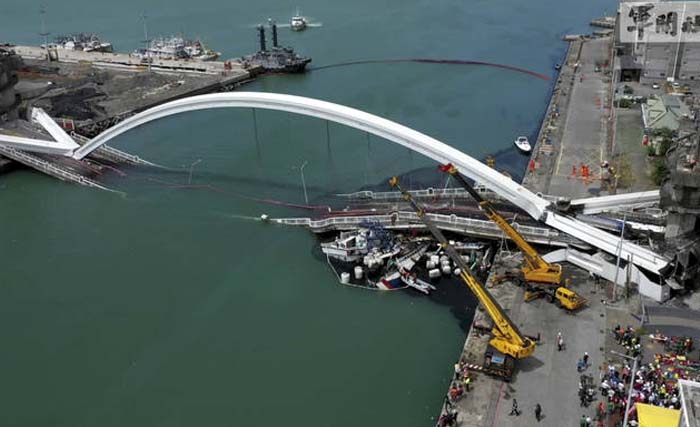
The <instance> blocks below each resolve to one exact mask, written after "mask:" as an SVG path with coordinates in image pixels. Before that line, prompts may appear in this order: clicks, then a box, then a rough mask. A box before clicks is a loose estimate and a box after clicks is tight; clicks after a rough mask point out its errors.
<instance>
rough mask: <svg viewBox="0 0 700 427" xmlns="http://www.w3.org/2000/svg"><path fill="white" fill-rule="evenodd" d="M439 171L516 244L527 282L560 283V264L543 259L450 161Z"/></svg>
mask: <svg viewBox="0 0 700 427" xmlns="http://www.w3.org/2000/svg"><path fill="white" fill-rule="evenodd" d="M439 168H440V170H441V171H443V172H446V173H449V174H450V175H452V176H453V177H454V178H455V179H456V180H457V182H459V183H460V184H461V185H462V187H464V189H465V190H467V192H468V193H469V194H470V195H471V196H472V197H473V198H474V200H476V202H477V203H478V204H479V209H480V210H481V211H482V212H484V214H485V215H486V216H487V217H488V218H489V219H490V220H491V221H493V222H494V223H496V225H498V226H499V227H500V229H501V230H503V232H504V233H505V234H506V236H508V238H510V239H511V240H512V241H513V242H515V244H516V245H517V246H518V248H519V249H520V251H521V252H522V253H523V255H524V256H525V265H523V266H522V267H521V271H522V272H523V277H524V278H525V280H527V281H528V282H538V283H550V284H553V285H559V284H561V265H558V264H550V263H548V262H547V261H545V260H544V259H543V258H542V257H541V256H540V254H539V253H537V251H536V250H535V248H533V247H532V246H531V245H530V244H529V243H528V242H527V240H525V239H524V238H523V236H522V235H521V234H520V233H518V231H517V230H516V229H515V228H513V226H512V225H510V224H509V223H508V221H506V219H505V218H503V217H502V216H501V214H499V213H498V212H497V211H496V209H495V208H494V207H493V205H491V202H489V201H488V200H484V198H483V197H481V195H480V194H479V192H478V191H476V190H475V189H474V187H473V186H472V185H471V184H470V183H469V182H467V180H466V179H465V178H464V177H463V176H462V175H461V174H460V173H459V171H458V170H457V168H456V167H454V166H453V165H452V164H451V163H448V164H446V165H442V166H440V167H439Z"/></svg>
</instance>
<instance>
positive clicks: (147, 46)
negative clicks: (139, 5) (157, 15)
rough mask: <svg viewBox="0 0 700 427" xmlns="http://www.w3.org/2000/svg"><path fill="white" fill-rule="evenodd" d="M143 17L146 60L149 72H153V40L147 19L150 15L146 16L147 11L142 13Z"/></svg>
mask: <svg viewBox="0 0 700 427" xmlns="http://www.w3.org/2000/svg"><path fill="white" fill-rule="evenodd" d="M141 19H142V20H143V43H144V44H145V45H146V49H145V50H144V54H145V55H146V62H148V72H149V73H150V72H151V52H150V51H149V49H150V47H151V40H150V39H149V38H148V25H147V22H146V21H147V20H148V16H146V12H144V13H143V14H142V15H141Z"/></svg>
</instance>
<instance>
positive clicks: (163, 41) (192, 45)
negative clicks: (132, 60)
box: [133, 37, 221, 61]
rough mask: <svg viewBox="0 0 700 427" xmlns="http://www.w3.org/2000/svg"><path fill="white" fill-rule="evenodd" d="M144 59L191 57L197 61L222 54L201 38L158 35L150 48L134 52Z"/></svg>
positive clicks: (215, 57) (151, 42) (216, 57)
mask: <svg viewBox="0 0 700 427" xmlns="http://www.w3.org/2000/svg"><path fill="white" fill-rule="evenodd" d="M133 54H134V55H135V56H137V57H140V58H141V59H142V60H148V58H151V59H191V60H195V61H215V60H216V59H218V58H219V56H221V54H220V53H219V52H215V51H213V50H211V49H209V48H207V47H206V46H205V45H204V43H202V42H201V41H200V40H187V39H185V38H183V37H169V38H164V37H158V38H155V39H153V40H151V41H150V42H149V44H148V48H140V49H136V50H135V51H134V53H133Z"/></svg>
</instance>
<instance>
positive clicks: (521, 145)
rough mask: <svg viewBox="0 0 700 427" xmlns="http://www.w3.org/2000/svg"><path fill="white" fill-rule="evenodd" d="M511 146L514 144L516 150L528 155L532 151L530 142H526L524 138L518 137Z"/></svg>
mask: <svg viewBox="0 0 700 427" xmlns="http://www.w3.org/2000/svg"><path fill="white" fill-rule="evenodd" d="M513 144H515V146H516V147H518V150H520V151H522V152H523V153H529V152H530V151H532V147H531V146H530V142H529V141H528V140H527V137H526V136H519V137H518V138H517V139H516V140H515V141H513Z"/></svg>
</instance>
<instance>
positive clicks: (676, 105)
mask: <svg viewBox="0 0 700 427" xmlns="http://www.w3.org/2000/svg"><path fill="white" fill-rule="evenodd" d="M692 118H693V114H692V112H691V111H690V108H688V106H687V105H686V104H685V102H683V101H682V100H681V99H680V97H678V96H674V95H668V94H663V95H661V96H652V97H649V98H648V99H647V102H646V103H644V104H642V120H643V121H644V128H645V129H646V130H648V131H654V130H658V129H662V128H668V129H671V130H672V131H677V130H678V129H679V128H680V126H681V121H682V120H683V119H692Z"/></svg>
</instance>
